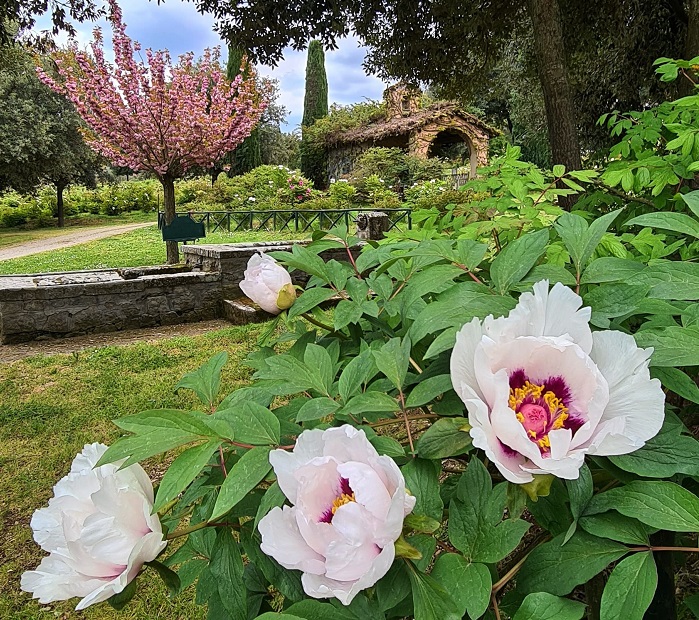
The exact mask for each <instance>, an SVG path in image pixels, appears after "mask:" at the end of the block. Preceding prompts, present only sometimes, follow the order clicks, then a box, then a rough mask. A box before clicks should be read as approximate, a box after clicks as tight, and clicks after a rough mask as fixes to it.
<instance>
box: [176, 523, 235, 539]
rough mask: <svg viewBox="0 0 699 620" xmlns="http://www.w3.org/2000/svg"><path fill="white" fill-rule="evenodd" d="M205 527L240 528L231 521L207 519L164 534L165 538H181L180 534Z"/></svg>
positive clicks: (186, 533) (185, 534)
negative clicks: (214, 521) (209, 520)
mask: <svg viewBox="0 0 699 620" xmlns="http://www.w3.org/2000/svg"><path fill="white" fill-rule="evenodd" d="M205 527H230V528H233V529H240V525H239V524H237V523H231V522H228V521H218V522H216V523H209V522H208V521H202V522H200V523H197V524H196V525H190V526H189V527H183V528H182V529H181V530H175V531H174V532H170V533H169V534H167V535H166V536H165V540H172V539H173V538H181V537H182V536H188V535H189V534H192V533H193V532H198V531H199V530H203V529H204V528H205Z"/></svg>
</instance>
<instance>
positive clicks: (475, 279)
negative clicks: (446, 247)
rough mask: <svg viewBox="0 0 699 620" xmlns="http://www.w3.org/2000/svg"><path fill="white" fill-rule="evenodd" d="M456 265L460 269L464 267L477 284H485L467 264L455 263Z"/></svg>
mask: <svg viewBox="0 0 699 620" xmlns="http://www.w3.org/2000/svg"><path fill="white" fill-rule="evenodd" d="M453 265H454V266H456V267H458V268H459V269H463V270H464V271H465V272H466V273H467V274H468V275H469V277H470V278H471V280H473V281H474V282H475V283H476V284H483V281H482V280H481V279H480V278H479V277H478V276H477V275H476V274H474V273H473V272H472V271H471V270H470V269H469V268H468V267H467V266H466V265H462V264H461V263H453Z"/></svg>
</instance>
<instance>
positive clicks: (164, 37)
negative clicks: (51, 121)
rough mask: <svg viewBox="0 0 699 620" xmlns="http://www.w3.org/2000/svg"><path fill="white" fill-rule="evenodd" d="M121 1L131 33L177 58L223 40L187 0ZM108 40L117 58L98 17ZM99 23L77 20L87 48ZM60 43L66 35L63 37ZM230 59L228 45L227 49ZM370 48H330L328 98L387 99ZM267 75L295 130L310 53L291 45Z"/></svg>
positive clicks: (43, 24) (351, 43) (348, 42)
mask: <svg viewBox="0 0 699 620" xmlns="http://www.w3.org/2000/svg"><path fill="white" fill-rule="evenodd" d="M120 6H121V9H122V12H123V16H124V23H125V24H126V33H127V34H128V35H129V37H131V39H133V40H135V41H138V42H140V43H141V45H142V47H143V49H146V48H148V47H150V48H153V49H167V50H169V51H170V54H171V56H172V58H173V59H176V58H177V56H179V55H180V54H183V53H185V52H189V51H192V52H194V54H195V56H199V55H200V54H201V52H202V51H203V50H204V48H206V47H214V46H216V45H221V46H222V47H225V46H223V45H222V42H221V40H220V39H219V37H218V34H217V33H216V32H215V31H214V28H213V23H214V20H213V18H212V17H211V16H209V15H202V14H200V13H198V12H197V10H196V9H195V7H194V5H193V4H190V3H188V2H183V1H182V0H167V2H165V3H161V4H160V5H158V4H157V2H156V1H155V0H150V1H148V0H121V2H120ZM49 24H50V20H49V19H48V18H47V17H43V18H41V19H39V20H37V29H42V28H48V27H49ZM97 25H99V26H100V27H101V28H102V31H103V34H104V39H105V48H106V49H105V56H106V57H107V59H109V60H111V59H112V58H111V55H110V54H108V48H109V45H110V43H111V37H110V27H109V24H108V23H107V22H106V21H105V20H100V21H99V22H97ZM94 26H95V23H93V22H85V23H83V24H79V23H78V24H75V27H76V30H77V31H78V36H77V40H78V44H79V46H80V47H87V45H88V44H89V43H90V41H91V40H92V29H93V28H94ZM58 41H59V44H60V43H64V42H65V38H59V40H58ZM222 57H223V61H224V63H225V60H226V50H225V49H222ZM363 60H364V50H363V48H361V46H360V45H359V44H358V42H357V40H356V39H352V38H348V39H343V40H341V41H339V48H338V49H337V50H334V51H328V52H326V53H325V71H326V73H327V76H328V102H329V103H330V104H332V103H338V104H342V105H347V104H350V103H358V102H360V101H364V100H365V99H374V100H377V99H381V95H382V93H383V90H384V88H386V85H385V84H384V83H383V82H382V81H381V80H379V79H378V78H376V77H373V76H367V75H366V74H365V73H364V69H363V68H362V61H363ZM258 71H259V72H260V74H261V75H263V76H268V77H272V78H276V79H277V80H279V87H280V96H279V99H278V101H277V102H278V103H279V104H281V105H283V106H285V107H286V109H287V111H288V112H289V116H288V118H287V123H286V125H284V126H282V130H283V131H292V130H293V129H294V128H296V127H298V126H299V125H300V123H301V117H302V116H303V91H304V81H305V73H306V52H305V51H302V52H295V51H294V50H292V49H290V48H289V49H287V50H285V52H284V60H283V61H281V62H280V63H279V64H278V65H277V67H276V68H274V69H272V68H270V67H264V66H258Z"/></svg>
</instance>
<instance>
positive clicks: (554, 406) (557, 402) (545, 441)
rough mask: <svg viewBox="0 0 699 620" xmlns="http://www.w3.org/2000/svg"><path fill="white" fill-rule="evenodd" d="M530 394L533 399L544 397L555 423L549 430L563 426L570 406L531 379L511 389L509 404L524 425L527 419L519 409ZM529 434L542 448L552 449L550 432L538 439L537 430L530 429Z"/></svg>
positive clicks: (550, 417)
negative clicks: (519, 386)
mask: <svg viewBox="0 0 699 620" xmlns="http://www.w3.org/2000/svg"><path fill="white" fill-rule="evenodd" d="M528 396H531V397H532V398H533V399H543V401H544V403H546V406H547V407H548V410H549V420H551V419H553V423H552V424H551V427H550V428H549V429H548V430H549V431H552V430H558V429H559V428H563V424H564V423H565V421H566V420H567V419H568V417H569V414H568V408H567V407H566V406H565V405H564V404H563V401H562V400H561V399H560V398H558V397H557V396H556V394H554V393H553V392H551V391H547V392H544V386H543V385H536V384H535V383H531V382H529V381H526V382H525V383H524V385H523V386H522V387H521V388H514V389H510V398H509V400H508V405H509V407H510V409H512V410H513V411H514V412H515V416H516V418H517V420H519V422H520V424H522V425H523V426H524V424H525V419H524V416H523V415H522V414H521V413H520V412H519V411H518V409H519V407H520V406H521V404H522V402H523V401H524V399H525V398H527V397H528ZM527 434H528V435H529V436H530V437H531V438H532V440H534V442H535V443H536V444H537V445H538V446H539V448H541V449H542V450H550V449H551V441H550V440H549V436H548V432H547V433H546V434H545V435H544V436H543V437H541V438H540V439H537V432H536V431H534V430H531V429H530V430H528V431H527Z"/></svg>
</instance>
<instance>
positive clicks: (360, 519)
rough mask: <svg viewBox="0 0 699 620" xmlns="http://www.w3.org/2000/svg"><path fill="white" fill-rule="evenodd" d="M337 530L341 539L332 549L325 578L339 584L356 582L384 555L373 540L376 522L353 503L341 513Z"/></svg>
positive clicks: (328, 552) (334, 521)
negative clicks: (378, 557) (380, 555)
mask: <svg viewBox="0 0 699 620" xmlns="http://www.w3.org/2000/svg"><path fill="white" fill-rule="evenodd" d="M333 527H334V528H335V529H336V530H337V531H338V532H339V533H340V537H338V539H337V540H336V541H335V542H333V543H331V544H330V545H329V546H328V549H327V552H326V555H325V576H326V577H328V578H329V579H335V580H336V581H356V580H357V579H359V578H361V576H362V575H363V574H364V573H366V572H367V571H368V570H369V569H370V568H371V565H372V562H373V561H374V559H375V558H376V556H378V555H379V553H380V552H381V549H379V548H378V547H377V545H376V544H375V543H374V540H373V536H372V534H373V530H374V523H373V518H372V517H371V516H370V515H369V514H368V513H367V511H366V509H365V508H364V507H363V506H360V505H359V504H357V503H356V502H351V503H349V504H345V505H344V506H340V508H339V509H338V510H337V512H336V513H335V516H334V518H333Z"/></svg>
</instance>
